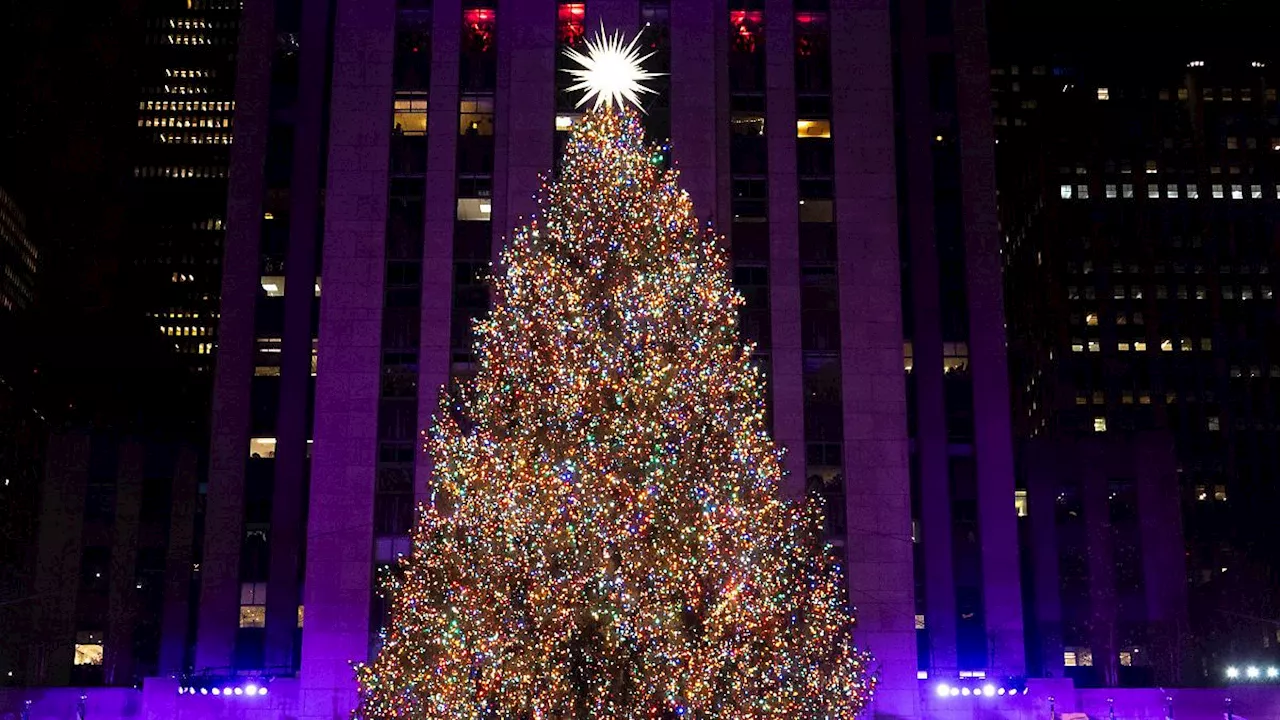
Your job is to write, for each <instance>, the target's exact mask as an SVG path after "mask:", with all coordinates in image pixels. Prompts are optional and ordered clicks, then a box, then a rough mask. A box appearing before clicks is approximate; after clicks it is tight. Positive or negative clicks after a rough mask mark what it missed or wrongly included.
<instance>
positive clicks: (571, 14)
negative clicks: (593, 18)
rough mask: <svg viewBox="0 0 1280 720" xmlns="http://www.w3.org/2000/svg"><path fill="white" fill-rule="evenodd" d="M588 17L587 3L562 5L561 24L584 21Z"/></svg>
mask: <svg viewBox="0 0 1280 720" xmlns="http://www.w3.org/2000/svg"><path fill="white" fill-rule="evenodd" d="M586 17H587V6H586V4H585V3H560V22H570V21H573V20H582V19H584V18H586Z"/></svg>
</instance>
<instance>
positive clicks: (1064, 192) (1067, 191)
mask: <svg viewBox="0 0 1280 720" xmlns="http://www.w3.org/2000/svg"><path fill="white" fill-rule="evenodd" d="M1071 192H1072V188H1071V186H1070V185H1063V186H1061V187H1059V188H1058V194H1059V195H1061V196H1062V199H1063V200H1070V199H1071Z"/></svg>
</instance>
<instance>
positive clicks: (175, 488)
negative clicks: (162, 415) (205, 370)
mask: <svg viewBox="0 0 1280 720" xmlns="http://www.w3.org/2000/svg"><path fill="white" fill-rule="evenodd" d="M198 466H199V458H198V457H197V455H196V451H195V449H194V448H192V447H190V446H188V445H183V446H181V447H180V449H179V450H178V459H177V463H176V465H175V467H174V477H173V485H172V486H171V487H172V489H171V491H170V492H171V495H170V503H169V547H168V554H167V555H166V556H165V562H164V566H165V569H164V610H163V611H162V612H163V616H162V618H161V621H160V667H159V670H160V674H162V675H174V674H177V673H179V672H182V670H183V669H184V665H185V661H186V654H187V642H188V640H189V637H188V634H189V633H188V631H187V625H188V616H189V613H190V604H191V580H192V575H191V548H192V543H193V541H194V539H195V514H196V494H197V491H198V489H199V483H200V478H199V470H198Z"/></svg>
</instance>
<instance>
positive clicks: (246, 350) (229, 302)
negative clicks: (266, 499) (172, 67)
mask: <svg viewBox="0 0 1280 720" xmlns="http://www.w3.org/2000/svg"><path fill="white" fill-rule="evenodd" d="M273 25H274V3H273V2H272V0H247V2H245V5H244V10H243V12H242V14H241V20H240V41H239V46H238V50H237V57H238V62H237V63H236V117H235V142H234V144H233V145H232V146H231V165H230V182H229V186H228V187H229V190H228V192H229V194H228V199H227V232H226V246H225V248H224V250H223V260H222V304H221V308H220V313H221V316H220V318H219V321H218V334H219V343H218V358H217V367H216V368H215V370H214V382H213V411H212V415H211V417H210V421H211V425H212V428H213V430H212V435H211V437H210V439H209V491H208V494H207V496H206V505H205V537H206V541H205V543H204V557H203V559H202V561H201V565H200V585H201V587H200V618H199V630H198V636H197V638H198V643H199V644H198V645H197V646H196V662H195V665H196V668H197V669H210V668H226V667H229V666H230V665H231V661H232V654H233V653H234V650H235V638H236V628H237V627H238V622H237V613H238V607H239V600H240V593H239V585H240V549H241V545H242V544H243V542H244V480H245V469H246V465H245V464H246V462H247V460H248V456H249V383H250V380H251V378H252V376H253V353H254V321H255V314H254V307H255V304H256V300H257V296H258V285H259V274H260V269H261V265H260V260H259V251H258V247H259V240H260V235H261V233H262V193H263V183H264V177H263V163H264V158H265V157H266V153H267V132H268V128H267V125H268V123H269V119H270V106H269V102H270V87H271V53H272V49H273V48H274V47H275V38H274V34H273V32H272V28H273Z"/></svg>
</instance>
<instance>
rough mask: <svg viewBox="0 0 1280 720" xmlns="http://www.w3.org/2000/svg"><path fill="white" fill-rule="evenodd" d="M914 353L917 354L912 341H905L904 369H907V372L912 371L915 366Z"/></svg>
mask: <svg viewBox="0 0 1280 720" xmlns="http://www.w3.org/2000/svg"><path fill="white" fill-rule="evenodd" d="M914 355H915V350H914V349H913V346H912V344H911V342H910V341H907V342H904V343H903V344H902V369H903V370H906V371H907V372H911V369H912V368H913V367H915V357H914Z"/></svg>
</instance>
